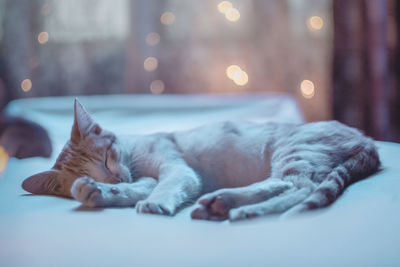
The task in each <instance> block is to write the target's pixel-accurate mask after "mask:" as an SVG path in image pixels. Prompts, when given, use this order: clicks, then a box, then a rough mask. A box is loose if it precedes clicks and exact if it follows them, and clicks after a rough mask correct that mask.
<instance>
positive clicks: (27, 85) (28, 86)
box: [21, 79, 32, 92]
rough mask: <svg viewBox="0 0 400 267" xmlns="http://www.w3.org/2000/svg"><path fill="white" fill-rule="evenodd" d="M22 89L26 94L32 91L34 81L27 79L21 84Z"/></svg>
mask: <svg viewBox="0 0 400 267" xmlns="http://www.w3.org/2000/svg"><path fill="white" fill-rule="evenodd" d="M21 89H22V91H24V92H28V91H30V90H31V89H32V81H31V80H30V79H25V80H23V81H22V82H21Z"/></svg>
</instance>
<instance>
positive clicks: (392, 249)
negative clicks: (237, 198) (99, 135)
mask: <svg viewBox="0 0 400 267" xmlns="http://www.w3.org/2000/svg"><path fill="white" fill-rule="evenodd" d="M79 100H80V102H81V103H82V104H83V105H85V107H86V108H87V110H88V111H89V112H90V113H91V114H93V117H94V118H95V119H96V120H97V121H98V122H99V123H100V125H102V126H103V127H104V128H107V129H109V130H112V131H114V132H116V133H117V134H129V133H136V134H138V133H139V134H147V133H152V132H157V131H167V132H168V131H175V130H184V129H189V128H193V127H196V126H199V125H202V124H205V123H209V122H215V121H221V120H227V119H234V120H250V121H255V122H264V121H278V122H292V123H301V122H303V120H304V119H303V116H302V114H301V111H300V110H299V108H298V106H297V104H296V102H295V101H294V99H293V98H292V97H290V96H288V95H282V94H257V95H179V96H178V95H162V96H152V95H129V96H127V95H112V96H86V97H84V96H82V97H79ZM6 111H7V112H8V113H9V114H12V115H18V116H22V117H25V118H28V119H31V120H33V121H35V122H38V123H40V124H41V125H42V126H43V127H44V128H46V129H47V130H48V132H49V135H50V137H51V140H52V143H53V147H54V152H53V154H52V157H51V158H30V159H23V160H18V159H14V158H12V159H10V161H9V163H8V166H7V169H6V171H5V172H4V173H3V174H2V175H1V177H0V266H400V231H399V226H400V212H399V210H400V166H399V164H398V162H399V161H398V158H399V156H400V145H399V144H396V143H388V142H376V143H377V146H378V148H379V154H380V157H381V160H382V163H383V170H382V171H380V172H379V173H377V174H375V175H373V176H371V177H369V178H368V179H365V180H362V181H360V182H358V183H355V184H353V185H351V186H350V187H348V188H347V189H346V190H345V192H344V193H343V195H342V196H341V197H340V198H339V199H338V200H337V201H336V202H335V203H334V204H333V205H332V206H330V207H329V208H326V209H323V210H319V211H316V212H311V213H307V214H304V215H302V216H298V217H295V218H291V219H287V220H280V219H279V218H276V217H264V218H260V219H254V220H251V221H244V222H239V223H232V224H231V223H229V222H222V223H215V222H207V221H193V220H191V219H190V215H189V214H190V207H188V208H186V209H184V210H183V211H181V212H180V213H179V214H178V215H177V216H175V217H166V216H157V215H138V214H136V212H135V210H134V209H133V208H108V209H88V208H85V207H82V206H80V204H79V203H78V202H77V201H74V200H71V199H65V198H60V197H55V196H38V195H31V194H28V193H27V192H25V191H24V190H23V189H22V188H21V182H22V181H23V180H24V179H25V178H26V177H28V176H30V175H32V174H35V173H38V172H40V171H44V170H47V169H49V168H51V166H52V164H53V163H54V161H55V158H56V156H57V155H58V153H59V152H60V150H61V148H62V146H63V145H64V144H65V142H66V140H67V139H68V137H69V134H70V130H71V126H72V121H73V97H49V98H36V99H23V100H16V101H13V102H11V103H10V104H9V105H8V107H7V110H6Z"/></svg>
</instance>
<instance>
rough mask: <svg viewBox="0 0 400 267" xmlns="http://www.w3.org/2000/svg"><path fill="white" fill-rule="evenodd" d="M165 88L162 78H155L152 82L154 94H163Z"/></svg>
mask: <svg viewBox="0 0 400 267" xmlns="http://www.w3.org/2000/svg"><path fill="white" fill-rule="evenodd" d="M164 89H165V85H164V82H163V81H161V80H154V81H152V82H151V84H150V91H151V93H152V94H156V95H158V94H161V93H162V92H164Z"/></svg>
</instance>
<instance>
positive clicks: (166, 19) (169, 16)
mask: <svg viewBox="0 0 400 267" xmlns="http://www.w3.org/2000/svg"><path fill="white" fill-rule="evenodd" d="M160 21H161V23H162V24H164V25H171V24H173V23H174V21H175V15H174V13H172V12H170V11H167V12H164V13H163V14H162V15H161V17H160Z"/></svg>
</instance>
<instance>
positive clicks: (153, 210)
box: [136, 200, 175, 216]
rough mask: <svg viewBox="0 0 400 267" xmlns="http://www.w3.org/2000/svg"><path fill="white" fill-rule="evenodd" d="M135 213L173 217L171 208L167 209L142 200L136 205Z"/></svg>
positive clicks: (163, 205)
mask: <svg viewBox="0 0 400 267" xmlns="http://www.w3.org/2000/svg"><path fill="white" fill-rule="evenodd" d="M136 211H137V213H147V214H159V215H170V216H171V215H174V213H175V210H174V209H173V207H168V206H167V205H165V204H161V203H157V202H154V201H151V200H142V201H139V202H138V203H136Z"/></svg>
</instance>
